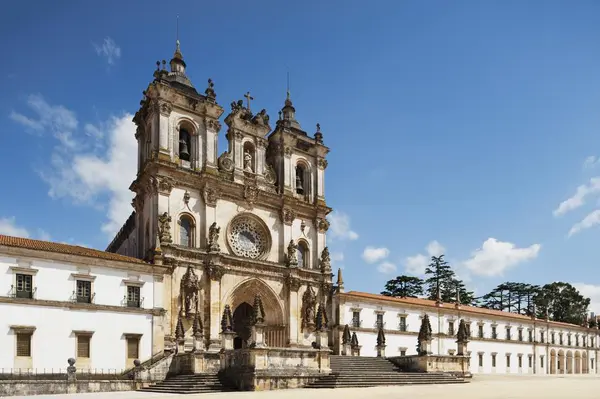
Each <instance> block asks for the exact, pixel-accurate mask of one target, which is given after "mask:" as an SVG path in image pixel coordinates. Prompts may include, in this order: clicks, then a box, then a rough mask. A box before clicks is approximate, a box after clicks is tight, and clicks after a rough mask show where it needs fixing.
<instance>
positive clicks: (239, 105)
mask: <svg viewBox="0 0 600 399" xmlns="http://www.w3.org/2000/svg"><path fill="white" fill-rule="evenodd" d="M242 109H244V100H239V101H238V102H235V101H232V102H231V112H236V111H239V110H242Z"/></svg>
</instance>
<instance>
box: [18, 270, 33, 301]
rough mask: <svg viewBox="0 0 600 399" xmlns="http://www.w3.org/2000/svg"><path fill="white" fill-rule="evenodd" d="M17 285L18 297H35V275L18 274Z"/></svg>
mask: <svg viewBox="0 0 600 399" xmlns="http://www.w3.org/2000/svg"><path fill="white" fill-rule="evenodd" d="M16 277H17V287H16V291H15V296H16V297H17V298H28V299H31V298H33V276H31V275H29V274H17V276H16Z"/></svg>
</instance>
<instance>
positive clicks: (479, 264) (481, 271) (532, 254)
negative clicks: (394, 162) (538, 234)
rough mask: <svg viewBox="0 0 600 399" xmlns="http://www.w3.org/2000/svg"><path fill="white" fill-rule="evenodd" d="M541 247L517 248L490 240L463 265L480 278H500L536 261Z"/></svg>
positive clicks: (537, 245)
mask: <svg viewBox="0 0 600 399" xmlns="http://www.w3.org/2000/svg"><path fill="white" fill-rule="evenodd" d="M541 247H542V246H541V245H540V244H533V245H531V246H529V247H527V248H517V247H516V245H515V244H513V243H510V242H504V241H498V240H497V239H495V238H488V239H487V240H485V242H484V243H483V245H482V246H481V248H478V249H477V250H475V251H473V253H472V254H471V258H470V259H468V260H466V261H464V262H463V264H464V266H466V268H467V269H469V270H470V271H471V272H473V273H474V274H477V275H480V276H500V275H502V274H503V273H504V272H505V271H506V270H507V269H510V268H512V267H515V266H517V265H518V264H520V263H523V262H527V261H529V260H531V259H535V258H536V257H537V256H538V254H539V252H540V249H541Z"/></svg>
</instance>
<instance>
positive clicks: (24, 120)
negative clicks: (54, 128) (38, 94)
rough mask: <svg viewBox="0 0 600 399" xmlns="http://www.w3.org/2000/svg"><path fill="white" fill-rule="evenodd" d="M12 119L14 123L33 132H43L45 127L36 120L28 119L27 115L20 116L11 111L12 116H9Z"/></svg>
mask: <svg viewBox="0 0 600 399" xmlns="http://www.w3.org/2000/svg"><path fill="white" fill-rule="evenodd" d="M8 117H9V118H10V119H12V120H13V121H15V122H17V123H19V124H21V125H23V126H25V127H26V128H29V129H31V130H37V131H40V130H43V129H44V126H42V124H41V123H40V122H38V121H36V120H33V119H30V118H28V117H26V116H25V115H22V114H19V113H17V112H15V111H11V113H10V115H9V116H8Z"/></svg>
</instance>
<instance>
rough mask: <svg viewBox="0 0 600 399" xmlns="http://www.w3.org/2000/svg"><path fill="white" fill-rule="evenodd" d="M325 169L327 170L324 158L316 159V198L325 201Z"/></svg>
mask: <svg viewBox="0 0 600 399" xmlns="http://www.w3.org/2000/svg"><path fill="white" fill-rule="evenodd" d="M325 168H327V160H326V159H325V158H318V159H317V198H318V199H320V200H324V199H325Z"/></svg>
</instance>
